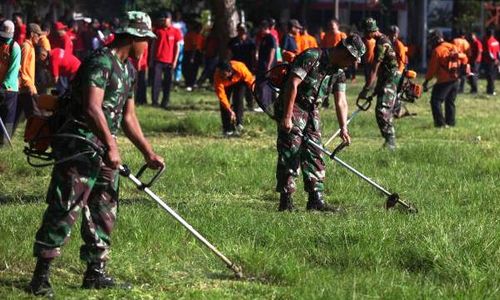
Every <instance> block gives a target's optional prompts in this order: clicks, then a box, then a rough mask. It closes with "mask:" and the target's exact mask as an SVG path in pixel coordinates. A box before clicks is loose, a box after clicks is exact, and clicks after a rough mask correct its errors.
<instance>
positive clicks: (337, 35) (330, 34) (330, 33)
mask: <svg viewBox="0 0 500 300" xmlns="http://www.w3.org/2000/svg"><path fill="white" fill-rule="evenodd" d="M346 37H347V35H346V34H345V33H344V32H342V31H340V29H339V20H337V19H331V20H330V22H329V23H328V24H327V32H325V35H324V36H323V38H322V39H321V43H320V46H321V48H332V47H335V46H337V45H338V44H339V43H340V42H341V41H342V40H343V39H345V38H346Z"/></svg>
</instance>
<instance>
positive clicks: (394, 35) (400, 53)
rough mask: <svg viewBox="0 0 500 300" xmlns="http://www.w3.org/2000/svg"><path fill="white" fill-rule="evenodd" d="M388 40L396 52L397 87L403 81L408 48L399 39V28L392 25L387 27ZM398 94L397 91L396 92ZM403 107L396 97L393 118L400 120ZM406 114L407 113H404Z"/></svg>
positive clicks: (402, 114)
mask: <svg viewBox="0 0 500 300" xmlns="http://www.w3.org/2000/svg"><path fill="white" fill-rule="evenodd" d="M388 37H389V39H390V40H391V42H392V45H393V48H394V51H395V52H396V60H397V62H398V77H399V78H398V87H399V85H400V84H401V81H402V80H404V78H403V77H402V76H403V73H404V70H405V68H406V65H407V64H408V56H407V53H408V47H406V46H405V45H404V44H403V42H402V41H401V40H400V39H399V27H398V26H396V25H392V26H391V27H389V35H388ZM398 92H399V91H398ZM402 108H403V106H402V104H401V100H400V99H399V97H396V103H395V104H394V116H395V117H396V118H401V117H402V116H404V113H403V109H402ZM406 113H408V112H407V111H406Z"/></svg>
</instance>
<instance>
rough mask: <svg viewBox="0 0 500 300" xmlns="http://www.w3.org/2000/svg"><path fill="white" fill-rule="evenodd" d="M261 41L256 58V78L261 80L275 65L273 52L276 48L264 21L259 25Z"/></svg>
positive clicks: (268, 26) (267, 24) (268, 25)
mask: <svg viewBox="0 0 500 300" xmlns="http://www.w3.org/2000/svg"><path fill="white" fill-rule="evenodd" d="M260 30H261V36H262V38H261V41H260V43H259V52H258V57H257V72H256V73H257V77H259V78H261V77H263V76H264V74H265V73H266V72H267V71H269V70H270V69H271V68H272V67H273V66H274V64H275V63H276V55H275V51H276V48H277V45H276V40H275V38H274V36H273V35H272V34H271V27H270V24H269V22H268V21H266V20H264V21H262V22H261V24H260Z"/></svg>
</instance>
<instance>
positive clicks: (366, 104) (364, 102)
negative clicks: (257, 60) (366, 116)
mask: <svg viewBox="0 0 500 300" xmlns="http://www.w3.org/2000/svg"><path fill="white" fill-rule="evenodd" d="M372 99H373V96H370V97H368V98H366V99H362V98H358V99H357V100H356V106H357V107H358V108H359V109H360V110H362V111H367V110H368V109H369V108H370V106H371V105H372Z"/></svg>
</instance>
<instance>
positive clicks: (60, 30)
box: [49, 22, 73, 54]
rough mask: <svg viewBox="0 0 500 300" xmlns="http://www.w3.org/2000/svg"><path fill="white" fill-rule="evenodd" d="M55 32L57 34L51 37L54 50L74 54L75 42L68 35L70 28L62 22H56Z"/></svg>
mask: <svg viewBox="0 0 500 300" xmlns="http://www.w3.org/2000/svg"><path fill="white" fill-rule="evenodd" d="M54 30H55V32H54V33H53V34H51V35H50V36H49V40H50V45H51V46H52V48H61V49H64V51H66V52H67V53H71V54H73V41H72V40H71V37H70V35H69V34H68V26H66V25H64V23H62V22H56V23H55V24H54Z"/></svg>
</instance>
